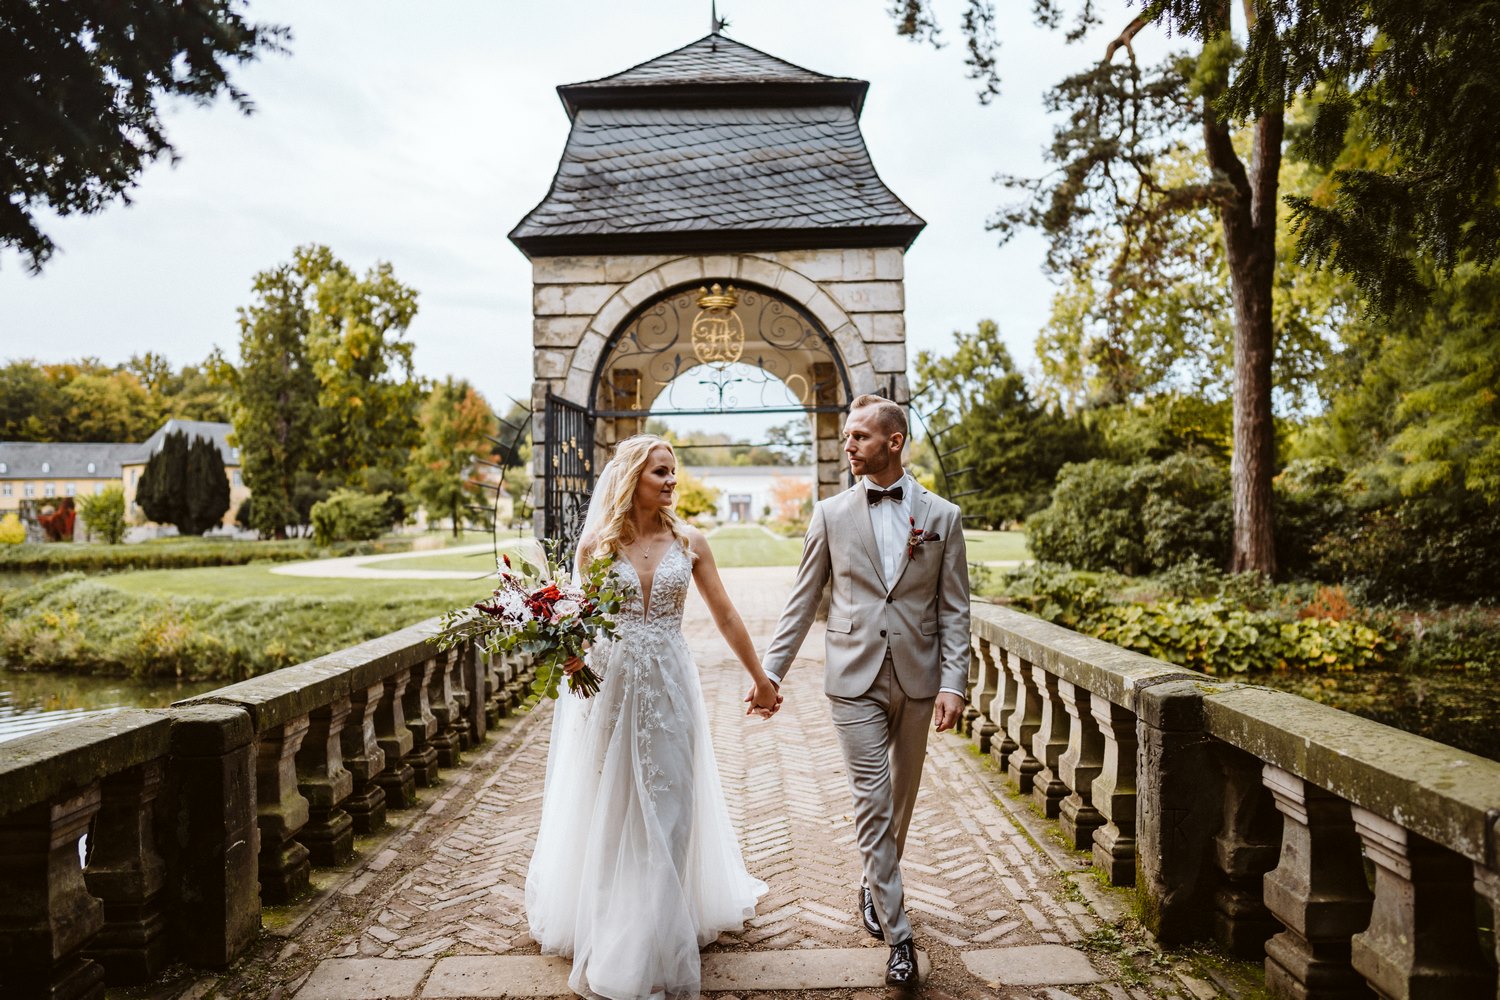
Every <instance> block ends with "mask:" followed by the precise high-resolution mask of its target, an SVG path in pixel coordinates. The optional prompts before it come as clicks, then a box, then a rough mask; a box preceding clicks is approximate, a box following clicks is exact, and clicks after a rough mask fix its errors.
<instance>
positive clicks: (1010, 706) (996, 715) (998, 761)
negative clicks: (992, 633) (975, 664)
mask: <svg viewBox="0 0 1500 1000" xmlns="http://www.w3.org/2000/svg"><path fill="white" fill-rule="evenodd" d="M982 644H983V646H984V652H985V655H986V656H988V657H989V660H990V662H991V663H992V664H994V667H995V696H994V697H993V698H991V699H990V720H991V721H993V722H994V723H995V732H994V733H993V734H992V735H991V736H990V757H991V758H992V759H993V760H994V761H995V766H996V767H998V768H1000V770H1002V771H1003V770H1005V759H1006V758H1007V757H1009V756H1010V755H1011V754H1013V753H1015V752H1016V741H1015V740H1014V739H1012V738H1011V735H1010V732H1009V728H1010V718H1011V716H1012V715H1014V714H1015V711H1016V682H1015V681H1013V680H1011V676H1010V668H1009V666H1008V665H1007V664H1008V662H1009V661H1008V659H1007V657H1008V656H1009V655H1010V654H1009V653H1007V652H1006V651H1005V647H1004V646H1001V645H999V644H998V643H993V642H988V641H984V642H983V643H982Z"/></svg>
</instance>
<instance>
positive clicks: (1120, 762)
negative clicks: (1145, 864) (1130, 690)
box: [1089, 698, 1136, 885]
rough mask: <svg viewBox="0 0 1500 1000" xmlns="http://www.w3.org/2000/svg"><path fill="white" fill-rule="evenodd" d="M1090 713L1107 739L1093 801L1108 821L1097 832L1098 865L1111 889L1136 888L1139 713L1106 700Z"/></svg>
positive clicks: (1091, 701)
mask: <svg viewBox="0 0 1500 1000" xmlns="http://www.w3.org/2000/svg"><path fill="white" fill-rule="evenodd" d="M1089 712H1090V714H1092V715H1093V717H1094V721H1095V722H1096V723H1098V725H1099V733H1100V735H1101V736H1103V738H1104V759H1103V762H1102V764H1101V765H1100V768H1099V774H1098V775H1097V776H1096V777H1095V778H1094V780H1093V782H1092V783H1091V784H1090V786H1089V797H1090V798H1091V799H1092V800H1093V804H1094V808H1095V809H1097V810H1098V811H1099V815H1100V817H1101V818H1103V820H1104V825H1102V826H1099V827H1096V828H1095V830H1094V864H1095V865H1097V866H1098V867H1099V869H1100V870H1102V871H1103V872H1104V873H1105V875H1107V876H1108V877H1109V881H1110V884H1111V885H1135V750H1136V732H1135V713H1133V712H1131V711H1130V710H1129V709H1127V708H1121V707H1120V706H1119V705H1115V704H1113V703H1111V702H1108V701H1105V700H1104V699H1103V698H1090V699H1089Z"/></svg>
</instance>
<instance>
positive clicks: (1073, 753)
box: [1057, 680, 1104, 851]
mask: <svg viewBox="0 0 1500 1000" xmlns="http://www.w3.org/2000/svg"><path fill="white" fill-rule="evenodd" d="M1057 696H1058V698H1060V699H1061V700H1062V704H1063V710H1064V711H1066V712H1067V713H1068V748H1067V749H1066V750H1064V751H1063V753H1062V756H1060V757H1058V758H1057V773H1058V775H1059V776H1060V777H1061V778H1062V782H1063V784H1064V785H1067V786H1068V787H1069V788H1071V789H1072V792H1071V794H1069V795H1068V797H1067V798H1065V799H1063V801H1062V805H1061V806H1059V807H1058V819H1059V820H1060V821H1061V823H1062V828H1063V832H1064V833H1066V834H1067V836H1068V841H1069V842H1070V843H1071V844H1072V845H1073V849H1074V850H1075V851H1084V850H1091V849H1092V848H1091V845H1092V844H1093V842H1094V830H1095V829H1097V828H1098V827H1101V826H1103V825H1104V817H1103V816H1101V815H1099V810H1098V809H1095V808H1094V800H1093V798H1092V791H1093V785H1094V779H1095V778H1097V777H1098V776H1099V772H1100V771H1102V770H1103V769H1104V734H1103V733H1101V732H1100V731H1099V723H1098V722H1096V721H1095V720H1094V716H1093V713H1092V712H1091V711H1090V710H1089V709H1090V702H1091V700H1092V696H1091V695H1090V694H1089V692H1088V691H1087V690H1086V689H1084V688H1081V687H1078V686H1077V685H1076V684H1074V683H1072V682H1071V681H1063V680H1060V681H1058V682H1057Z"/></svg>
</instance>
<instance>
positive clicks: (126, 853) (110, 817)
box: [83, 760, 167, 985]
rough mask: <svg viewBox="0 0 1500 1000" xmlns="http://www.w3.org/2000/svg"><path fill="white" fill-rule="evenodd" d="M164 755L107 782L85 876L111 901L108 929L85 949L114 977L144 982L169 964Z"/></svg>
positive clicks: (107, 904) (103, 785)
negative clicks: (159, 842) (161, 833)
mask: <svg viewBox="0 0 1500 1000" xmlns="http://www.w3.org/2000/svg"><path fill="white" fill-rule="evenodd" d="M161 780H162V762H161V761H159V760H155V761H149V762H147V763H145V764H141V765H139V766H137V767H132V768H128V769H126V770H124V771H121V772H120V773H119V774H112V775H110V776H109V777H107V778H105V779H104V780H103V781H102V782H101V783H100V792H101V794H102V801H101V805H100V808H99V815H98V818H96V819H95V820H94V832H93V834H92V835H91V836H90V837H89V863H88V867H86V868H85V869H84V872H83V878H84V882H85V883H86V884H87V885H88V890H89V892H90V894H92V895H94V896H97V897H98V898H99V899H100V900H102V901H103V903H104V929H103V930H101V931H100V932H99V933H98V934H96V935H94V937H93V938H92V939H91V940H90V941H89V943H88V946H87V947H86V948H85V950H84V954H85V955H86V956H87V957H89V958H92V959H93V960H94V961H96V962H98V963H99V964H100V965H102V966H103V967H104V973H105V976H106V977H107V978H108V980H109V982H110V984H111V985H122V984H127V983H142V982H146V981H147V980H149V979H152V978H153V977H155V976H156V974H157V973H158V972H160V971H161V969H162V967H163V966H164V965H165V964H166V950H167V938H166V937H165V936H164V935H163V932H164V931H165V930H166V918H165V917H164V916H163V915H162V909H161V891H162V888H163V887H164V886H165V885H166V881H167V878H166V875H167V869H166V864H165V862H164V861H163V860H162V856H161V854H160V853H158V851H157V849H156V832H155V821H156V798H157V795H158V794H159V793H160V792H161Z"/></svg>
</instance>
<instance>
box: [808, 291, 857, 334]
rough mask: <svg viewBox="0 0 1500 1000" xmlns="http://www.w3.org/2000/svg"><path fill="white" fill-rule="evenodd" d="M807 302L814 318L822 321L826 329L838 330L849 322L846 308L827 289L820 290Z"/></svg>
mask: <svg viewBox="0 0 1500 1000" xmlns="http://www.w3.org/2000/svg"><path fill="white" fill-rule="evenodd" d="M805 304H806V307H807V311H808V312H810V313H812V316H813V319H815V320H817V321H818V322H819V323H821V324H822V325H823V329H825V330H837V329H838V328H839V327H841V326H844V325H845V324H847V323H848V322H849V317H848V316H846V315H845V314H844V310H842V309H840V308H839V306H838V303H837V302H835V301H833V299H832V298H830V297H829V295H828V293H827V292H825V291H822V290H819V291H818V292H816V293H815V294H814V295H813V297H812V298H810V299H808V301H807V302H806V303H805Z"/></svg>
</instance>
